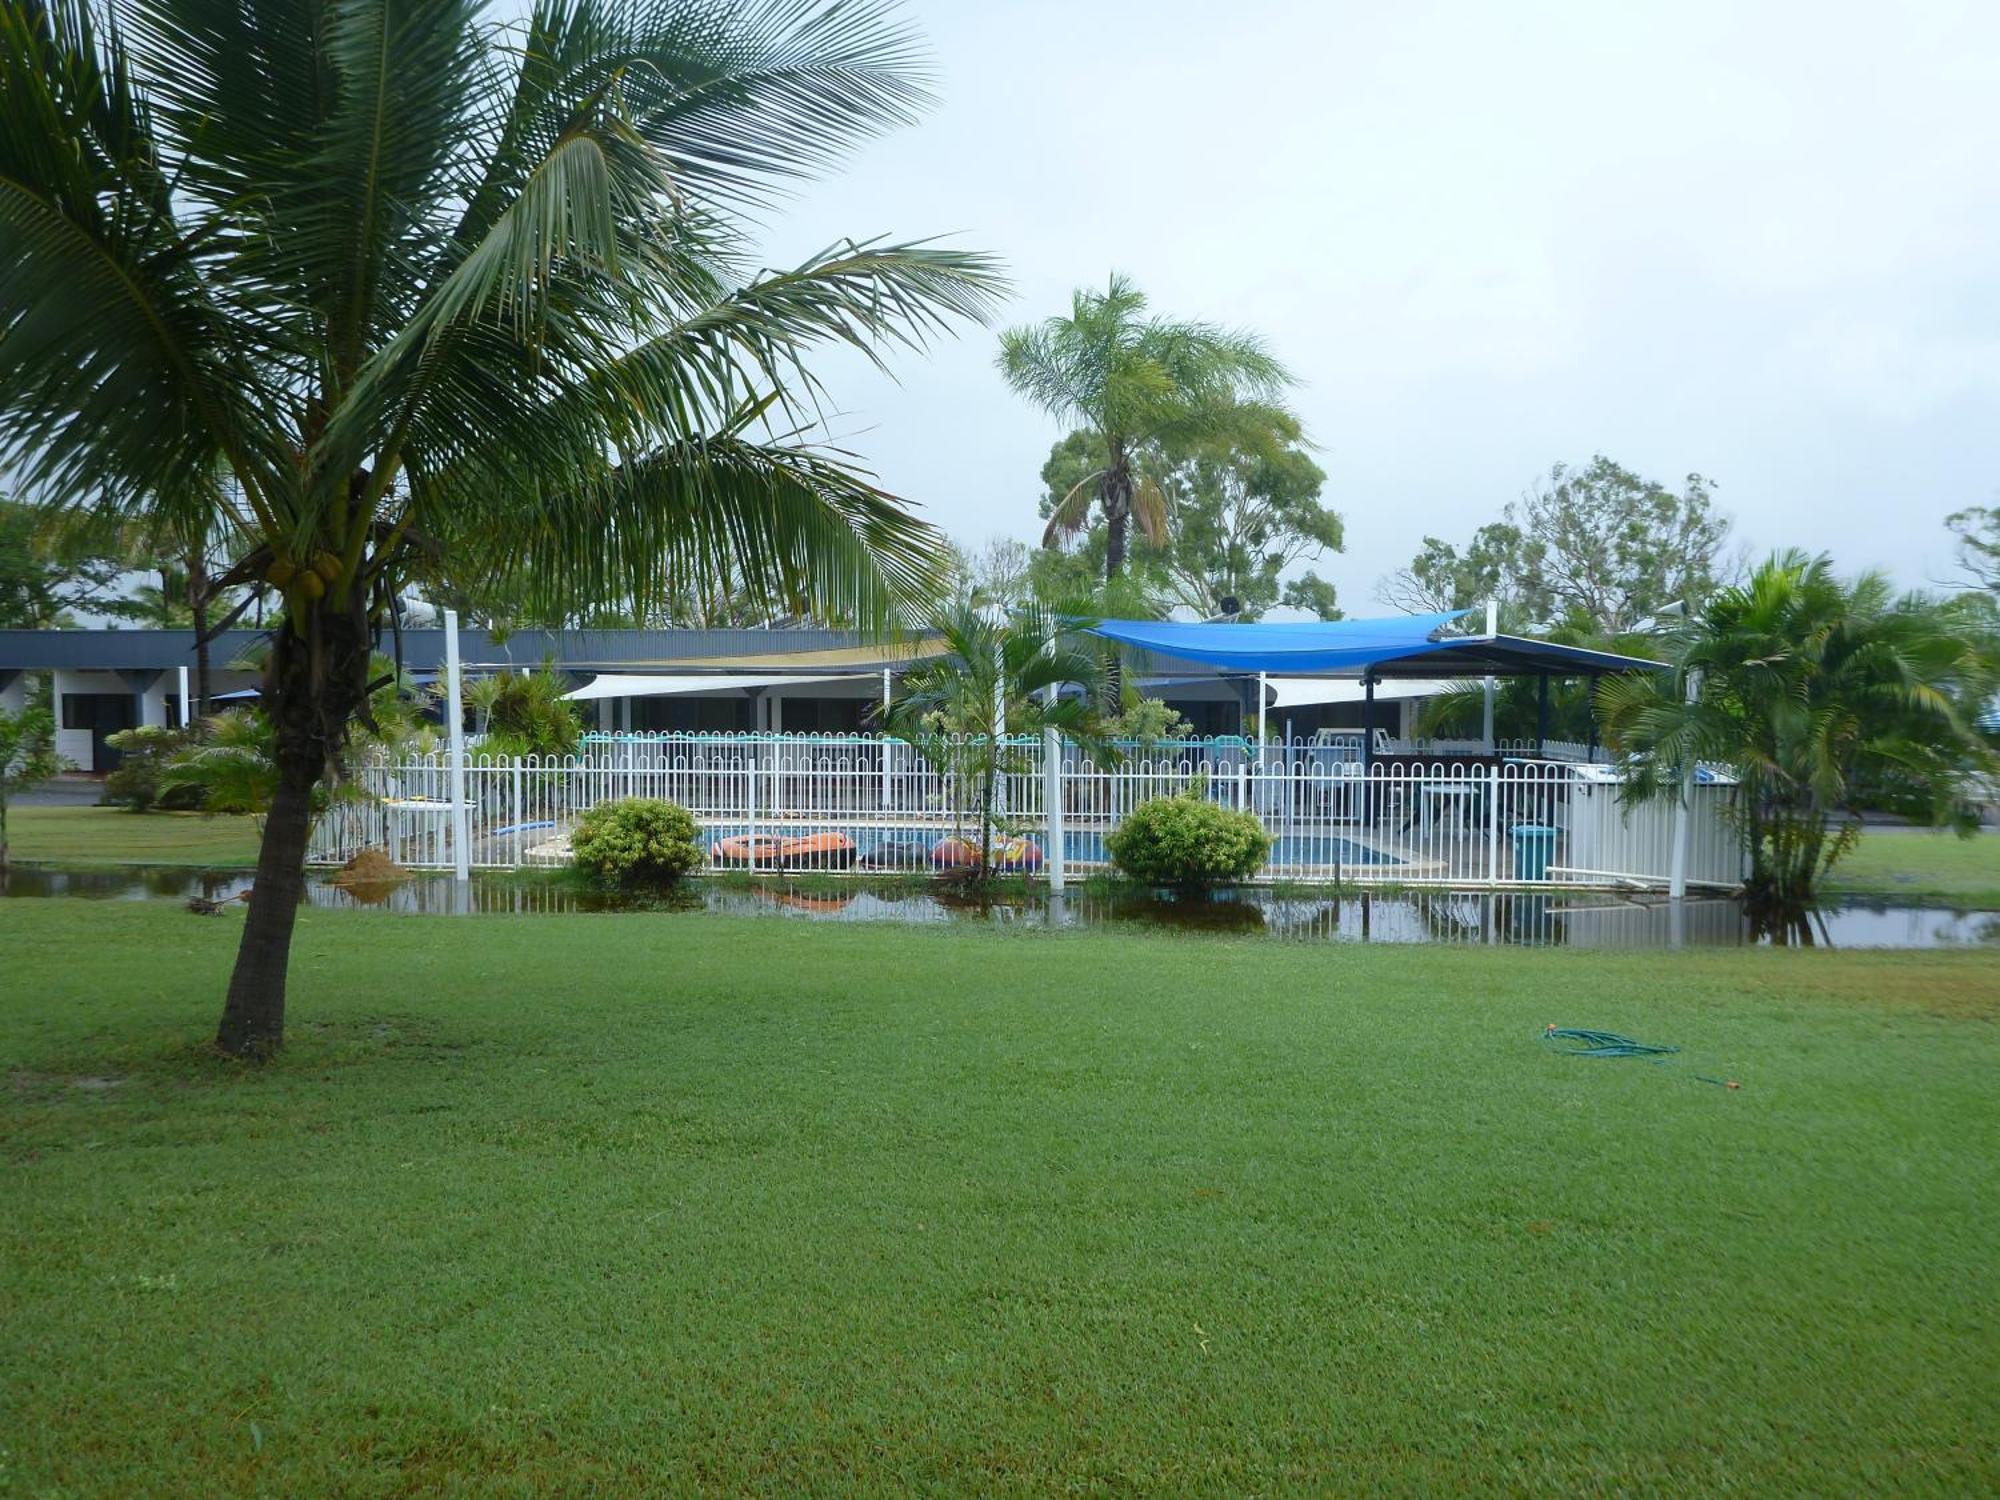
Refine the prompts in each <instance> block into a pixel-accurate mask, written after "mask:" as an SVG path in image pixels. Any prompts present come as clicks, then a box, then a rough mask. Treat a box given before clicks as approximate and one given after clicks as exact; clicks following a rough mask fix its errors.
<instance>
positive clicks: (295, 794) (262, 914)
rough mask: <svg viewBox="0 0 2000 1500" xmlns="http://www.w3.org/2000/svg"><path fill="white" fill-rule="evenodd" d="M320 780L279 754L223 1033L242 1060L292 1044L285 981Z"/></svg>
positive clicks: (223, 1044)
mask: <svg viewBox="0 0 2000 1500" xmlns="http://www.w3.org/2000/svg"><path fill="white" fill-rule="evenodd" d="M318 782H319V767H318V766H317V765H316V764H314V763H313V762H312V761H311V760H310V759H308V758H306V757H301V756H298V755H280V756H279V758H278V790H277V792H276V794H275V795H274V796H273V797H272V798H271V811H270V814H269V816H267V817H266V818H265V820H264V841H263V844H262V846H261V847H260V848H259V849H258V851H257V879H256V883H255V884H254V885H253V886H252V887H251V891H250V896H251V900H250V911H249V913H248V915H247V916H245V918H244V921H243V941H242V943H241V944H240V945H239V946H238V947H237V950H236V967H235V969H234V970H233V971H232V972H231V973H230V976H229V996H228V999H227V1000H225V1001H224V1002H223V1007H222V1024H221V1026H220V1027H218V1028H217V1030H216V1033H215V1045H216V1046H217V1047H219V1048H221V1049H222V1050H223V1051H224V1052H227V1053H229V1054H231V1055H232V1056H235V1057H251V1058H264V1057H269V1056H270V1055H271V1054H272V1053H274V1052H276V1051H277V1050H278V1049H279V1048H280V1047H281V1046H283V1045H284V1041H285V978H286V973H287V971H288V970H289V968H290V965H291V953H292V927H293V924H294V923H295V922H296V921H297V919H298V914H299V903H300V902H301V901H302V900H304V899H305V863H306V840H307V839H308V837H309V836H310V835H311V832H312V793H313V787H314V786H315V785H317V784H318Z"/></svg>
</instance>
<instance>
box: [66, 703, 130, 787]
mask: <svg viewBox="0 0 2000 1500" xmlns="http://www.w3.org/2000/svg"><path fill="white" fill-rule="evenodd" d="M138 722H139V714H138V706H137V705H136V704H135V703H134V702H133V700H132V695H131V694H130V693H64V694H63V713H62V727H63V728H65V729H87V730H89V731H90V769H91V770H93V771H98V772H103V771H115V770H117V769H118V766H119V763H120V762H122V761H123V760H124V759H125V756H124V754H123V752H121V751H118V750H114V749H113V748H112V747H111V746H109V745H107V744H105V743H104V737H105V736H106V735H109V734H116V733H117V732H118V731H119V730H121V729H130V728H132V727H133V726H134V725H136V724H137V723H138Z"/></svg>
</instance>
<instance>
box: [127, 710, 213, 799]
mask: <svg viewBox="0 0 2000 1500" xmlns="http://www.w3.org/2000/svg"><path fill="white" fill-rule="evenodd" d="M104 743H105V744H107V745H109V746H110V747H111V748H112V749H113V750H116V751H118V752H119V754H120V756H121V757H122V758H121V759H120V760H119V762H118V769H117V770H115V771H113V772H112V773H111V774H110V775H109V776H107V777H105V778H104V791H103V802H104V805H105V806H107V807H122V808H124V809H126V810H127V811H128V812H150V811H151V810H152V809H153V808H155V807H160V808H165V809H166V810H168V811H170V812H188V811H191V810H192V809H194V808H198V807H200V806H201V805H202V801H203V798H204V795H205V794H204V791H203V789H202V788H201V787H200V786H198V785H191V784H187V783H182V784H179V785H173V786H167V785H163V784H162V783H161V779H160V773H161V771H162V769H163V768H164V767H165V766H166V765H167V763H168V762H169V761H171V760H172V759H173V758H174V757H175V756H177V755H179V754H181V753H182V752H183V751H185V750H186V749H188V747H190V746H192V745H196V744H199V743H200V736H199V735H198V734H197V733H195V732H193V731H190V730H186V729H173V728H169V727H168V726H166V725H163V724H142V725H140V726H138V727H137V728H133V729H121V730H119V731H117V732H116V733H115V734H107V735H106V736H105V737H104Z"/></svg>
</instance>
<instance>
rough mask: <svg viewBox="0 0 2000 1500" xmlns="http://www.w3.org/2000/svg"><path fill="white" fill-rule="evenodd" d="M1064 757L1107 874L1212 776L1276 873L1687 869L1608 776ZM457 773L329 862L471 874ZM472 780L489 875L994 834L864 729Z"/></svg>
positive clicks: (579, 758) (1650, 806)
mask: <svg viewBox="0 0 2000 1500" xmlns="http://www.w3.org/2000/svg"><path fill="white" fill-rule="evenodd" d="M1044 754H1045V752H1044V750H1043V748H1042V745H1041V744H1040V742H1039V741H1030V740H1025V739H1024V740H1018V741H1010V742H1009V744H1008V749H1007V755H1006V768H1005V769H1004V770H1003V771H1002V773H1001V774H1000V776H999V778H998V784H997V786H996V796H995V804H996V808H997V810H998V813H999V823H1000V838H1001V840H1002V844H1001V850H1000V854H999V862H1000V863H1002V864H1003V865H1004V866H1006V867H1008V868H1014V869H1022V870H1034V869H1038V868H1040V867H1041V866H1042V865H1043V864H1044V863H1045V862H1046V861H1047V859H1048V858H1049V856H1050V855H1051V854H1052V852H1053V843H1052V837H1051V831H1050V830H1051V823H1052V820H1051V818H1050V816H1049V813H1050V808H1049V807H1048V805H1047V802H1046V788H1047V787H1048V785H1049V777H1048V774H1047V772H1048V766H1047V763H1046V761H1045V759H1044ZM1059 754H1060V764H1059V767H1058V769H1057V775H1056V778H1055V781H1056V785H1057V786H1058V787H1059V789H1060V796H1061V808H1060V817H1059V818H1058V819H1056V820H1053V821H1054V822H1055V823H1056V824H1057V825H1058V826H1059V827H1060V828H1061V839H1062V853H1063V859H1064V864H1065V867H1066V868H1067V869H1070V870H1076V871H1080V872H1083V871H1089V870H1091V869H1095V868H1101V867H1103V866H1105V865H1106V864H1108V856H1107V854H1106V850H1105V836H1106V835H1107V834H1108V833H1109V832H1110V831H1111V830H1112V829H1113V828H1115V827H1117V826H1118V824H1119V823H1120V822H1121V821H1122V820H1123V819H1124V818H1125V817H1126V816H1127V815H1128V814H1130V813H1131V811H1132V810H1133V809H1134V808H1135V807H1137V806H1139V804H1141V803H1142V802H1145V801H1147V800H1149V799H1151V798H1154V797H1161V796H1170V795H1173V794H1175V793H1177V792H1180V791H1182V790H1184V789H1186V788H1187V787H1189V786H1190V785H1191V784H1195V783H1196V782H1197V780H1199V782H1200V784H1202V785H1203V787H1204V788H1205V790H1204V795H1206V796H1207V797H1209V798H1210V799H1211V800H1213V801H1216V802H1218V803H1221V804H1223V805H1224V806H1228V807H1233V808H1239V809H1242V810H1245V811H1248V812H1251V813H1253V814H1255V815H1256V817H1257V818H1258V819H1259V820H1260V821H1261V822H1262V823H1263V825H1264V827H1265V828H1266V830H1267V831H1268V832H1269V833H1270V834H1271V837H1272V849H1271V855H1270V858H1269V860H1268V861H1267V863H1266V866H1265V868H1264V870H1263V872H1262V875H1263V877H1264V878H1266V879H1269V880H1277V881H1301V882H1308V883H1340V884H1350V883H1359V884H1378V885H1381V884H1394V885H1424V886H1449V887H1454V888H1492V887H1501V886H1509V885H1530V886H1537V885H1539V886H1548V885H1565V886H1567V885H1586V886H1609V887H1650V886H1663V885H1665V884H1666V882H1667V879H1668V876H1669V873H1670V868H1671V865H1672V857H1673V836H1674V835H1673V825H1674V809H1673V806H1672V804H1671V803H1668V802H1653V803H1646V804H1639V805H1633V804H1628V803H1626V802H1625V801H1624V800H1623V799H1622V798H1621V796H1620V791H1621V787H1620V784H1619V780H1618V773H1617V772H1616V771H1615V770H1613V769H1611V768H1609V767H1606V766H1601V765H1590V764H1582V763H1576V762H1568V761H1563V760H1558V759H1551V758H1533V759H1530V758H1526V757H1521V758H1513V759H1509V758H1504V757H1503V758H1493V757H1483V758H1476V757H1471V756H1463V757H1455V756H1450V755H1446V756H1444V757H1441V758H1439V759H1436V760H1424V759H1418V760H1407V759H1405V760H1398V761H1395V762H1384V763H1377V764H1375V765H1374V766H1372V768H1371V767H1368V766H1366V765H1364V764H1363V763H1362V762H1360V761H1357V760H1355V759H1353V758H1351V752H1350V751H1349V750H1348V748H1347V747H1345V746H1341V745H1329V744H1326V743H1324V742H1313V741H1296V742H1291V743H1280V742H1266V743H1265V744H1264V745H1263V746H1261V747H1259V746H1257V745H1255V744H1254V743H1251V742H1246V741H1244V740H1241V739H1235V738H1223V739H1215V740H1201V741H1187V742H1176V743H1171V744H1161V745H1152V746H1131V747H1127V748H1126V750H1125V752H1124V753H1123V754H1122V756H1121V757H1120V758H1119V759H1118V760H1117V761H1116V762H1115V763H1113V764H1110V765H1098V764H1096V763H1094V762H1093V761H1092V760H1090V759H1089V758H1088V757H1086V756H1085V755H1084V754H1082V753H1081V752H1080V751H1079V750H1078V748H1077V747H1076V746H1074V745H1064V746H1062V747H1061V748H1060V751H1059ZM449 768H450V758H449V756H448V755H432V756H421V757H414V758H407V759H402V760H395V761H383V762H377V763H374V764H370V765H367V766H365V767H363V768H362V769H361V771H360V772H359V774H358V776H357V778H356V780H355V782H354V784H353V785H352V786H350V787H348V788H346V789H344V791H343V793H342V794H341V795H340V796H338V797H337V798H336V799H335V801H334V803H333V805H332V807H331V808H330V809H329V811H328V812H327V813H326V815H325V816H324V817H323V818H322V819H321V820H320V823H319V825H318V827H317V828H316V829H315V832H314V837H313V843H312V851H311V857H312V859H313V860H314V861H315V862H318V863H340V862H342V861H344V860H346V859H347V858H349V857H351V856H352V855H353V854H355V853H357V852H359V851H360V850H361V849H363V848H366V847H375V848H380V849H383V850H384V851H385V852H387V853H388V855H389V857H390V858H392V859H394V860H395V861H396V862H397V863H399V864H402V865H406V866H410V867H412V868H450V867H451V865H452V863H453V860H452V855H453V847H452V841H453V838H454V837H455V825H456V824H457V822H458V819H457V818H456V817H454V815H453V809H452V806H451V802H450V792H449V781H450V776H449ZM465 788H466V791H465V800H466V809H465V819H464V821H465V825H466V829H467V840H468V849H469V852H470V863H471V864H472V865H473V866H474V867H475V868H482V869H520V868H524V867H534V866H549V865H561V864H565V863H567V862H568V860H569V857H570V850H569V835H570V832H571V830H572V829H573V828H574V827H575V824H576V821H577V819H578V818H579V817H580V816H581V815H582V814H583V813H584V812H586V811H587V810H589V809H590V808H592V807H594V806H596V805H597V804H599V803H601V802H605V801H609V800H612V799H616V798H621V797H652V798H660V799H662V800H665V801H669V802H676V803H679V804H680V805H681V806H683V807H685V808H687V809H688V810H689V811H690V812H691V813H693V814H694V816H695V819H696V821H697V822H698V823H700V825H701V827H702V830H703V845H704V847H705V849H706V850H707V851H708V854H709V864H710V867H711V868H713V869H717V870H724V869H755V870H765V869H807V870H828V869H864V870H890V869H917V870H928V869H932V868H935V867H938V866H940V865H948V864H950V863H952V862H954V861H955V860H961V859H962V858H963V857H964V851H963V850H953V849H952V848H950V847H948V846H947V845H946V841H947V840H951V839H954V838H957V839H964V840H971V839H973V838H974V837H975V835H976V829H977V826H978V819H977V815H976V808H977V805H978V800H979V796H980V789H979V787H978V786H977V785H976V782H975V778H974V777H973V776H972V775H971V774H970V773H969V772H968V771H967V769H966V757H965V756H963V755H960V754H957V753H955V752H954V751H953V749H952V747H949V746H947V747H945V749H944V752H943V753H942V754H940V755H939V756H938V758H937V760H936V761H935V762H934V761H933V759H932V758H931V757H930V756H927V755H926V754H925V753H924V751H923V750H922V749H921V748H919V747H918V746H916V745H912V744H908V743H905V742H903V741H900V740H894V739H880V738H874V737H866V736H852V735H828V736H813V735H619V736H605V737H593V738H592V739H590V740H588V741H586V743H585V745H584V747H583V750H582V753H580V754H578V755H575V756H568V757H563V758H560V759H550V760H537V759H534V758H532V757H531V758H526V759H513V758H494V757H486V756H478V755H470V756H468V758H467V764H466V768H465ZM1734 796H1735V787H1734V785H1733V783H1732V782H1730V781H1729V780H1728V779H1727V778H1726V777H1721V776H1715V777H1708V778H1705V779H1702V780H1700V781H1699V782H1698V784H1697V785H1696V786H1695V788H1694V789H1693V792H1692V801H1691V805H1690V812H1691V816H1690V819H1689V848H1688V860H1687V877H1688V880H1689V881H1690V883H1692V884H1694V885H1697V886H1702V885H1707V886H1733V885H1735V884H1736V883H1737V882H1738V880H1739V878H1740V875H1741V857H1740V854H1739V853H1738V841H1737V839H1736V837H1735V833H1734V830H1733V829H1732V827H1731V826H1730V824H1729V822H1728V817H1727V813H1728V809H1729V807H1730V805H1731V801H1732V799H1733V798H1734Z"/></svg>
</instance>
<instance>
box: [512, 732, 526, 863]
mask: <svg viewBox="0 0 2000 1500" xmlns="http://www.w3.org/2000/svg"><path fill="white" fill-rule="evenodd" d="M511 759H512V760H513V763H514V773H513V782H514V786H513V792H514V816H513V823H514V868H515V869H517V870H518V869H520V868H521V841H522V839H523V838H524V837H526V834H525V832H524V830H523V829H522V827H521V757H520V756H518V755H516V756H513V757H511Z"/></svg>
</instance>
